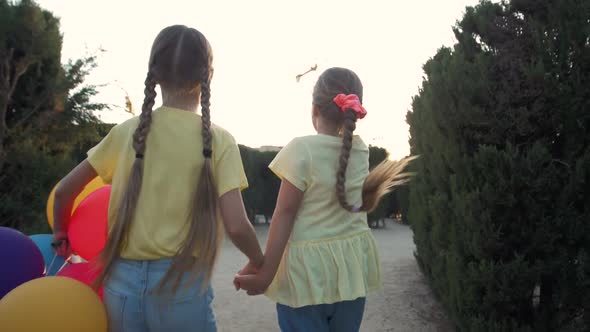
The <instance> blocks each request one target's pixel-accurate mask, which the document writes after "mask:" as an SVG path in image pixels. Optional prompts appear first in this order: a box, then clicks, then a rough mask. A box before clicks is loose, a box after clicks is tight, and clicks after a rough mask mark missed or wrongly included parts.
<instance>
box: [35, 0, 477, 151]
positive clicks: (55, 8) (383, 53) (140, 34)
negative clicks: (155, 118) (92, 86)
mask: <svg viewBox="0 0 590 332" xmlns="http://www.w3.org/2000/svg"><path fill="white" fill-rule="evenodd" d="M37 1H38V3H39V4H40V5H41V6H42V7H43V8H46V9H49V10H50V11H52V12H53V13H54V14H55V15H56V16H58V17H60V18H61V28H62V32H63V34H64V45H63V52H62V56H63V61H64V62H65V61H67V59H70V58H76V57H80V56H82V55H84V54H85V53H86V52H93V51H95V50H97V49H98V48H99V47H102V48H103V49H105V50H106V52H105V53H103V54H102V55H101V56H100V58H99V63H98V68H96V69H95V71H94V72H93V74H92V75H91V78H90V82H91V83H97V84H108V86H106V87H104V88H102V89H101V94H100V95H99V97H98V98H97V100H99V101H103V102H107V103H110V104H115V105H118V106H120V107H122V106H124V96H125V94H124V92H123V90H122V88H123V89H125V90H127V91H128V93H129V95H130V96H131V99H132V102H133V105H134V107H135V108H136V109H138V110H139V109H140V108H141V103H142V101H143V81H144V79H145V73H146V71H147V61H148V57H149V52H150V48H151V44H152V42H153V39H154V38H155V36H156V35H157V34H158V32H159V31H160V30H161V29H162V28H164V27H166V26H168V25H172V24H185V25H188V26H191V27H194V28H196V29H197V30H200V31H201V32H203V34H204V35H205V36H206V37H207V38H208V39H209V41H210V43H211V45H212V47H213V54H214V66H215V75H214V77H213V82H212V99H211V103H212V106H211V110H212V113H211V114H212V120H213V122H215V123H216V124H218V125H220V126H222V127H224V128H226V129H227V130H229V131H230V132H231V133H232V134H233V135H234V136H235V138H236V140H237V141H238V142H239V143H241V144H245V145H248V146H251V147H259V146H262V145H278V146H282V145H284V144H286V143H287V142H289V140H290V139H292V138H293V137H296V136H302V135H307V134H313V133H314V131H313V126H312V125H311V120H310V114H311V113H310V110H311V91H312V88H313V85H314V83H315V81H316V79H317V77H318V75H319V74H320V73H321V72H322V71H323V70H325V69H327V68H329V67H334V66H339V67H347V68H350V69H352V70H354V71H355V72H356V73H357V74H358V75H359V77H360V78H361V80H362V81H363V85H364V106H365V108H366V109H367V110H368V115H367V117H366V118H365V119H363V120H362V121H359V123H358V126H357V128H358V129H357V131H356V133H357V134H359V135H361V136H362V137H363V139H364V140H365V142H367V143H369V144H372V145H377V146H382V147H385V148H386V149H387V150H388V151H389V152H390V153H391V157H392V158H399V157H402V156H405V155H407V154H408V153H409V147H408V137H409V134H408V125H407V124H406V120H405V116H406V112H407V111H408V110H409V109H410V107H411V100H412V97H413V96H414V95H416V94H417V93H418V87H419V86H420V84H421V82H422V77H423V71H422V65H423V64H424V63H425V62H426V61H427V60H428V59H429V58H430V57H432V56H433V55H434V54H435V52H436V50H437V49H438V48H439V47H441V46H442V45H447V46H450V45H452V43H453V42H454V38H453V33H452V30H451V27H452V26H453V25H454V23H455V22H456V21H457V20H458V19H460V18H461V16H462V14H463V12H464V10H465V6H468V5H475V4H477V2H478V1H477V0H444V1H441V0H413V1H403V2H402V1H387V0H363V1H346V0H339V1H334V0H298V1H276V0H274V1H273V0H251V1H239V0H235V1H228V0H225V1H222V0H216V1H213V0H211V1H208V2H205V1H198V2H197V1H194V0H167V1H139V0H133V1H131V0H126V1H120V0H102V1H97V0H92V1H90V0H77V1H64V0H37ZM315 64H317V65H318V71H317V72H312V73H310V74H308V75H305V76H304V77H303V78H302V79H301V81H300V82H299V83H297V82H296V80H295V76H296V75H297V74H300V73H302V72H304V71H306V70H308V69H309V68H310V67H311V66H313V65H315ZM120 107H119V108H113V110H112V111H105V112H101V113H100V115H101V118H102V119H103V120H104V121H107V122H121V121H124V120H125V119H127V118H129V117H130V115H129V114H127V113H125V112H124V111H123V110H122V109H121V108H120Z"/></svg>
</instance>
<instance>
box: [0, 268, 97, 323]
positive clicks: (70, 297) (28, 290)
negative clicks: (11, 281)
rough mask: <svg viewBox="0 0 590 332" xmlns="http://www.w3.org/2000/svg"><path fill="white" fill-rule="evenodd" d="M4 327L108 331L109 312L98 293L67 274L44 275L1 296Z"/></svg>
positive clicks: (1, 319) (0, 314)
mask: <svg viewBox="0 0 590 332" xmlns="http://www.w3.org/2000/svg"><path fill="white" fill-rule="evenodd" d="M0 326H1V327H2V331H60V332H67V331H85V332H106V331H107V326H108V323H107V314H106V310H105V307H104V305H103V303H102V302H101V301H100V298H99V297H98V295H96V293H95V292H94V291H93V290H92V289H91V288H90V287H88V286H86V285H85V284H83V283H81V282H79V281H77V280H74V279H71V278H66V277H44V278H38V279H34V280H31V281H29V282H27V283H24V284H22V285H20V286H18V287H17V288H15V289H13V290H12V291H11V292H10V293H8V294H6V295H5V296H4V297H3V298H2V299H1V300H0Z"/></svg>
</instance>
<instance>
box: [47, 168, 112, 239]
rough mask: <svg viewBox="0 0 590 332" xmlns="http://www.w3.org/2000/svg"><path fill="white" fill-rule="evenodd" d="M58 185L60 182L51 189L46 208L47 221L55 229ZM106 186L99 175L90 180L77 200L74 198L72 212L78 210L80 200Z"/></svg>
mask: <svg viewBox="0 0 590 332" xmlns="http://www.w3.org/2000/svg"><path fill="white" fill-rule="evenodd" d="M57 186H59V182H58V183H57V184H56V185H55V187H53V189H52V190H51V193H50V194H49V198H48V199H47V208H46V210H45V212H46V213H47V222H48V223H49V227H51V229H53V204H54V200H55V190H56V189H57ZM104 186H106V184H105V183H104V182H103V181H102V179H101V178H100V177H99V176H97V177H95V178H94V179H93V180H92V181H90V182H89V183H88V184H87V185H86V187H84V189H83V190H82V192H81V193H80V194H79V195H78V197H76V200H74V205H73V206H72V212H71V214H74V211H76V208H77V207H78V205H80V202H82V200H84V198H86V197H87V196H88V195H90V194H92V193H93V192H95V191H96V190H98V189H100V188H102V187H104Z"/></svg>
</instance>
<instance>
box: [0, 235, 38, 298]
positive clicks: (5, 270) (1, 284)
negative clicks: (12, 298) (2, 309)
mask: <svg viewBox="0 0 590 332" xmlns="http://www.w3.org/2000/svg"><path fill="white" fill-rule="evenodd" d="M44 270H45V263H44V262H43V255H42V254H41V251H40V250H39V248H37V246H36V245H35V242H33V240H31V239H30V238H29V237H28V236H26V235H24V234H23V233H21V232H19V231H17V230H14V229H12V228H7V227H0V299H1V298H3V297H4V295H6V294H7V293H8V292H10V291H11V290H13V289H14V288H16V287H18V286H20V285H21V284H24V283H25V282H27V281H30V280H33V279H36V278H39V277H42V276H43V271H44Z"/></svg>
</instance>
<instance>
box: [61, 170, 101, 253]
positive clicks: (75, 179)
mask: <svg viewBox="0 0 590 332" xmlns="http://www.w3.org/2000/svg"><path fill="white" fill-rule="evenodd" d="M96 176H97V174H96V171H95V170H94V168H92V166H91V165H90V163H89V162H88V161H87V160H84V161H83V162H81V163H80V164H78V166H76V168H74V169H73V170H72V171H71V172H70V173H69V174H68V175H66V177H65V178H63V179H62V180H61V181H60V182H59V185H58V187H57V189H56V190H55V199H54V206H53V220H54V223H53V240H54V243H56V244H57V245H58V246H57V247H56V252H57V254H58V255H60V256H67V255H69V245H68V243H67V238H68V235H67V228H66V225H67V224H68V222H69V221H70V217H71V214H72V206H73V205H74V200H75V199H76V197H78V195H79V194H80V192H82V190H83V189H84V187H85V186H86V185H87V184H88V183H89V182H90V181H92V179H94V178H95V177H96Z"/></svg>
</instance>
